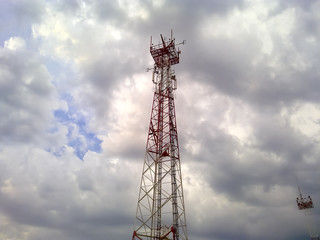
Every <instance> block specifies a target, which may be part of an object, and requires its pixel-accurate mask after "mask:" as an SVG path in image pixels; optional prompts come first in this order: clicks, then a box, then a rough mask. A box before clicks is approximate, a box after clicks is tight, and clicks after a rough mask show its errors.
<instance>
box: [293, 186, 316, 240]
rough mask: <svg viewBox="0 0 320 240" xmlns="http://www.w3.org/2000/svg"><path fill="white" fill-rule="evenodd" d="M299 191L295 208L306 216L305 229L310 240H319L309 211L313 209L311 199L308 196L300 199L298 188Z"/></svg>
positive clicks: (300, 194)
mask: <svg viewBox="0 0 320 240" xmlns="http://www.w3.org/2000/svg"><path fill="white" fill-rule="evenodd" d="M298 190H299V197H297V199H296V201H297V206H298V209H299V210H302V211H303V212H304V215H305V216H306V221H307V227H308V230H309V235H310V239H311V240H319V234H318V231H317V229H316V226H315V224H314V221H313V218H312V214H311V209H312V208H314V205H313V202H312V198H311V197H310V196H308V197H302V193H301V191H300V188H299V186H298Z"/></svg>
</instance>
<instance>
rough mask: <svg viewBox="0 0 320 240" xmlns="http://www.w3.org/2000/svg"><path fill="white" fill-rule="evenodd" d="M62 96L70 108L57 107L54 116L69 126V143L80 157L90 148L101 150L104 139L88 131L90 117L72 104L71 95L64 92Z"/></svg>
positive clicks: (94, 150)
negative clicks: (87, 117)
mask: <svg viewBox="0 0 320 240" xmlns="http://www.w3.org/2000/svg"><path fill="white" fill-rule="evenodd" d="M62 97H63V99H64V100H65V101H66V102H67V104H68V110H62V109H57V110H55V111H54V117H55V118H56V119H57V120H58V121H59V122H60V123H62V124H63V125H65V126H66V127H67V128H68V134H67V138H68V145H69V146H70V147H72V148H73V149H74V152H75V154H76V155H77V156H78V157H79V158H80V159H83V157H84V155H85V154H86V153H87V152H88V151H89V150H90V151H93V152H101V143H102V140H100V139H99V138H98V137H97V135H96V134H95V133H93V132H90V131H88V127H87V123H88V119H86V117H85V116H84V115H83V114H82V113H81V111H79V110H78V109H77V108H76V107H75V106H73V105H72V97H71V96H70V95H68V94H63V96H62Z"/></svg>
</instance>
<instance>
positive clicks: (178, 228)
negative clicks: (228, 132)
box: [132, 32, 188, 240]
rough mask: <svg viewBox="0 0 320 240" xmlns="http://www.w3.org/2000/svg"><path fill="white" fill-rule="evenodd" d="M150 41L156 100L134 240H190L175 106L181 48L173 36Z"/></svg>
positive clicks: (154, 99) (152, 114) (149, 133)
mask: <svg viewBox="0 0 320 240" xmlns="http://www.w3.org/2000/svg"><path fill="white" fill-rule="evenodd" d="M160 36H161V41H162V42H161V43H159V44H157V45H154V44H153V43H152V38H151V41H150V53H151V56H152V57H153V59H154V68H153V74H152V81H153V83H154V97H153V104H152V111H151V118H150V124H149V132H148V138H147V145H146V154H145V159H144V165H143V172H142V178H141V184H140V191H139V198H138V205H137V211H136V221H135V229H134V232H133V236H132V239H133V240H134V239H140V240H143V239H146V240H155V239H168V240H170V239H172V240H180V239H181V240H187V239H188V236H187V224H186V215H185V206H184V198H183V188H182V175H181V165H180V154H179V144H178V132H177V124H176V115H175V105H174V90H176V86H177V84H176V77H175V72H174V70H172V69H171V66H172V65H175V64H178V63H179V55H180V51H179V49H178V50H177V49H176V46H177V45H179V44H184V42H182V43H179V44H176V43H175V39H174V38H173V37H172V32H171V38H170V39H169V40H166V39H165V38H163V37H162V35H160Z"/></svg>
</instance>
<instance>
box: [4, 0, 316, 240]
mask: <svg viewBox="0 0 320 240" xmlns="http://www.w3.org/2000/svg"><path fill="white" fill-rule="evenodd" d="M171 29H173V30H174V35H175V37H176V41H177V42H180V41H183V40H186V42H187V44H186V45H184V46H181V50H182V54H181V58H180V64H179V65H176V66H175V67H174V68H175V70H176V75H177V79H178V89H177V91H176V98H175V103H176V114H177V124H178V132H179V142H180V151H181V163H182V170H183V172H182V174H183V181H184V191H185V204H186V214H187V224H188V232H189V239H190V240H233V239H237V240H255V239H261V240H269V239H281V240H282V239H283V240H289V239H290V240H296V239H308V233H307V228H306V225H305V218H304V215H303V213H302V212H299V211H298V210H297V207H296V203H295V198H296V197H297V196H298V190H297V184H299V185H300V187H301V189H302V193H303V194H304V195H311V196H312V197H313V199H314V203H315V205H316V208H315V209H314V212H313V216H314V221H315V224H316V226H319V227H317V229H319V230H320V212H319V210H318V209H319V208H320V189H319V185H318V184H319V181H320V165H319V157H320V68H319V66H320V48H319V46H320V1H319V0H277V1H276V0H211V1H209V0H203V1H191V0H174V1H172V0H156V1H151V0H117V1H116V0H114V1H113V0H68V1H64V0H10V1H7V0H0V113H1V114H0V239H2V240H43V239H46V240H56V239H59V240H88V239H90V240H124V239H131V237H132V231H133V226H134V218H135V209H136V205H137V199H138V190H139V184H140V179H141V171H142V166H143V157H144V152H145V145H146V139H147V131H148V123H149V117H150V111H151V104H152V96H153V92H152V90H153V88H152V87H153V86H152V81H151V72H146V71H145V69H146V68H148V67H152V65H153V61H152V58H151V56H150V53H149V41H150V36H153V39H154V41H155V42H157V41H159V40H160V34H163V35H165V36H169V34H170V30H171Z"/></svg>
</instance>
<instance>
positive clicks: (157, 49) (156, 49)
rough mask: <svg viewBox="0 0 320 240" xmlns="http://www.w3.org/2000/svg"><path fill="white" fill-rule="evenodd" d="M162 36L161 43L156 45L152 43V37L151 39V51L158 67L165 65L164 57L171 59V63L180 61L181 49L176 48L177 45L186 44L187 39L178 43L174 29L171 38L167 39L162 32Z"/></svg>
mask: <svg viewBox="0 0 320 240" xmlns="http://www.w3.org/2000/svg"><path fill="white" fill-rule="evenodd" d="M160 37H161V43H159V44H156V45H154V44H153V43H152V37H151V39H150V53H151V56H152V57H153V60H154V62H155V64H156V66H157V67H162V66H164V59H165V58H168V59H169V64H170V65H175V64H178V63H179V55H180V53H181V52H180V50H179V49H178V50H177V49H176V46H177V45H180V44H184V43H185V41H183V42H181V43H179V44H176V43H175V39H174V38H173V37H172V31H171V38H169V40H166V38H164V37H163V36H162V34H160Z"/></svg>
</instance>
